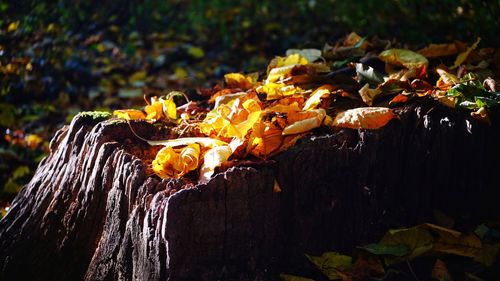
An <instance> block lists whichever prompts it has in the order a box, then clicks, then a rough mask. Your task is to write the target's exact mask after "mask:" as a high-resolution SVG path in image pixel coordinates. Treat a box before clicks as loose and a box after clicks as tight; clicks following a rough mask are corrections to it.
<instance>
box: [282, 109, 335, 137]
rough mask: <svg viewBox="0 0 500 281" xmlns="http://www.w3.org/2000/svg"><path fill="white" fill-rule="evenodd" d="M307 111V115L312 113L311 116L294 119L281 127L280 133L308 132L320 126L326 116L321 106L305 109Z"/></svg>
mask: <svg viewBox="0 0 500 281" xmlns="http://www.w3.org/2000/svg"><path fill="white" fill-rule="evenodd" d="M307 113H308V114H309V115H310V114H313V116H312V117H308V118H304V119H302V120H298V121H295V122H293V123H292V124H290V125H288V126H286V127H285V128H284V129H283V133H282V134H283V135H284V136H286V135H293V134H300V133H304V132H308V131H310V130H312V129H314V128H317V127H319V126H321V124H322V123H323V119H325V116H326V112H325V110H324V109H322V108H319V109H314V110H309V111H307Z"/></svg>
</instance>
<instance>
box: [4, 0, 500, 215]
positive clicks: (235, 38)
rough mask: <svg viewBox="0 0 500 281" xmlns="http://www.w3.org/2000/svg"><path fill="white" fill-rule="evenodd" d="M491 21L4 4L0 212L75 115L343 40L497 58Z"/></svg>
mask: <svg viewBox="0 0 500 281" xmlns="http://www.w3.org/2000/svg"><path fill="white" fill-rule="evenodd" d="M499 14H500V1H497V0H493V1H482V0H470V1H466V0H458V1H455V0H444V1H439V0H420V1H418V0H399V1H397V0H390V1H375V0H364V1H344V0H330V1H316V0H299V1H284V0H276V1H257V0H252V1H248V0H247V1H243V0H233V1H229V0H211V1H203V0H191V1H181V0H165V1H160V0H142V1H132V0H123V1H112V0H100V1H83V0H72V1H70V0H57V1H33V0H17V1H1V2H0V131H1V132H2V135H1V139H0V209H2V207H3V206H6V205H7V204H8V202H9V201H10V200H11V199H12V197H13V196H14V194H15V192H17V191H18V190H19V189H20V188H21V186H22V185H23V184H25V183H26V181H27V180H28V179H29V178H30V177H31V176H32V173H33V172H34V170H35V169H36V165H37V164H38V162H39V161H40V160H41V159H42V158H43V156H44V155H46V153H47V152H48V141H49V140H50V138H51V137H52V135H53V134H54V132H55V131H56V130H57V129H58V128H60V127H61V126H62V125H63V124H65V123H68V122H69V120H71V117H72V116H74V114H76V113H77V112H79V111H81V110H94V109H99V110H112V109H115V108H123V107H131V106H134V105H136V104H142V96H143V95H155V94H160V93H163V92H165V91H170V90H176V89H189V88H191V89H192V88H194V87H196V86H201V85H210V83H212V82H213V81H216V80H217V79H220V78H221V77H222V75H223V74H224V73H227V72H237V71H243V70H244V71H245V72H252V71H258V70H260V69H263V68H264V66H265V65H267V63H268V61H269V59H270V58H272V57H273V56H274V55H276V54H282V53H283V52H284V50H286V49H288V48H291V47H293V48H306V47H316V48H321V47H322V46H323V44H324V43H328V42H330V43H331V42H335V41H336V40H337V39H338V38H340V37H341V36H343V35H345V34H346V33H348V32H350V31H355V32H357V33H358V34H362V35H363V36H373V35H377V36H380V37H383V38H398V39H399V40H400V41H401V42H407V43H408V44H411V45H414V46H424V45H425V44H427V43H429V42H433V43H439V42H450V41H453V40H463V41H467V42H470V41H471V40H473V39H475V38H476V37H478V36H480V37H481V38H482V39H483V40H482V43H481V44H484V46H498V45H500V44H499V43H500V38H499V37H498V36H497V34H496V28H497V27H498V26H500V18H499V17H498V15H499ZM242 58H243V59H242Z"/></svg>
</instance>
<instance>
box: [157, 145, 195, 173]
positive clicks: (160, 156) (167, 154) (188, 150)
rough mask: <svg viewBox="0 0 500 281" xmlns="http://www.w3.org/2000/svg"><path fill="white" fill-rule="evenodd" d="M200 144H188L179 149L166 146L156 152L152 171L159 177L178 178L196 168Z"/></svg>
mask: <svg viewBox="0 0 500 281" xmlns="http://www.w3.org/2000/svg"><path fill="white" fill-rule="evenodd" d="M199 157H200V145H199V144H196V143H192V144H188V145H187V146H185V147H183V148H179V149H175V148H172V147H170V146H166V147H164V148H162V149H160V151H158V153H157V154H156V158H155V159H154V160H153V162H152V166H153V171H154V172H155V173H156V174H157V175H158V176H159V177H161V178H180V177H182V176H183V175H185V174H186V173H188V172H190V171H192V170H195V169H196V168H198V160H199Z"/></svg>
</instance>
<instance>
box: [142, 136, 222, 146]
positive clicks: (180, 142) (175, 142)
mask: <svg viewBox="0 0 500 281" xmlns="http://www.w3.org/2000/svg"><path fill="white" fill-rule="evenodd" d="M147 142H148V144H149V145H163V146H165V147H177V146H184V145H190V144H195V143H196V144H201V145H203V146H204V147H210V148H212V147H216V146H221V145H227V143H226V142H224V141H221V140H218V139H213V138H204V137H194V138H178V139H170V140H158V141H152V140H148V141H147Z"/></svg>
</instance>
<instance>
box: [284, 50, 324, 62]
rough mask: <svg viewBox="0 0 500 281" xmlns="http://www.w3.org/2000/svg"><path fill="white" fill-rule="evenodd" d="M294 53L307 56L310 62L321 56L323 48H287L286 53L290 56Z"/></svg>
mask: <svg viewBox="0 0 500 281" xmlns="http://www.w3.org/2000/svg"><path fill="white" fill-rule="evenodd" d="M293 54H299V55H300V56H302V57H303V58H305V59H306V60H307V61H308V62H314V61H316V60H318V59H320V58H321V50H318V49H288V50H286V55H287V56H290V55H293Z"/></svg>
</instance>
